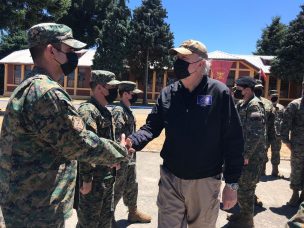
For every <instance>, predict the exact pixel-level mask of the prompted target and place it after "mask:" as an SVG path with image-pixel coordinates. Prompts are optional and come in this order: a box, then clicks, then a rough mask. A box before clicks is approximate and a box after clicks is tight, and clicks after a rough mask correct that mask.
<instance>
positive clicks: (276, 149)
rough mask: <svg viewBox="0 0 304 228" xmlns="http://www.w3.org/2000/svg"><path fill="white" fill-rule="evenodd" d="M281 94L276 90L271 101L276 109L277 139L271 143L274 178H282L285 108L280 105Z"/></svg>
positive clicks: (275, 127) (273, 91) (271, 93)
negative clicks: (281, 158) (282, 126)
mask: <svg viewBox="0 0 304 228" xmlns="http://www.w3.org/2000/svg"><path fill="white" fill-rule="evenodd" d="M278 99H279V94H278V91H276V90H271V91H270V100H271V102H272V104H273V107H274V129H275V137H273V138H272V140H270V141H269V144H270V146H271V164H272V172H271V175H272V176H274V177H280V176H281V175H280V174H279V168H278V166H279V164H280V150H281V147H282V141H281V124H282V119H283V113H284V109H285V108H284V106H283V105H281V104H279V103H278Z"/></svg>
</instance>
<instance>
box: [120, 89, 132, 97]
mask: <svg viewBox="0 0 304 228" xmlns="http://www.w3.org/2000/svg"><path fill="white" fill-rule="evenodd" d="M124 92H126V93H129V92H131V91H130V90H123V89H122V90H120V89H119V90H118V93H119V96H120V97H122V95H123V93H124Z"/></svg>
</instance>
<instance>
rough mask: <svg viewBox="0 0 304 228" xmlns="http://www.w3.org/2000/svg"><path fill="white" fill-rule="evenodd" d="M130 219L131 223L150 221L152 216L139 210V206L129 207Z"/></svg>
mask: <svg viewBox="0 0 304 228" xmlns="http://www.w3.org/2000/svg"><path fill="white" fill-rule="evenodd" d="M128 221H129V222H130V223H150V222H151V216H150V215H147V214H144V213H142V212H140V211H138V210H137V207H129V215H128Z"/></svg>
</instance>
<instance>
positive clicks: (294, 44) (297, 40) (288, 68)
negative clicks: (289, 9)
mask: <svg viewBox="0 0 304 228" xmlns="http://www.w3.org/2000/svg"><path fill="white" fill-rule="evenodd" d="M303 56H304V5H302V6H301V11H300V13H299V14H298V15H297V17H296V18H295V19H294V20H293V21H291V22H290V24H289V27H288V30H287V34H286V36H285V37H284V39H283V42H282V48H281V49H280V50H279V51H278V54H277V57H276V58H275V59H274V61H273V63H272V66H271V69H270V71H271V74H272V75H274V76H277V77H279V78H282V79H289V80H294V81H302V80H303V77H304V61H303Z"/></svg>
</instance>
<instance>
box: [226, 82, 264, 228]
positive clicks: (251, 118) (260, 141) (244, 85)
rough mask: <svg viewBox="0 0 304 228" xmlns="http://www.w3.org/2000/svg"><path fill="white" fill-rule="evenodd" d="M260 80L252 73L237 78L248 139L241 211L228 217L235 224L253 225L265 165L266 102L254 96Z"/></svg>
mask: <svg viewBox="0 0 304 228" xmlns="http://www.w3.org/2000/svg"><path fill="white" fill-rule="evenodd" d="M255 84H256V82H255V80H254V79H253V78H251V77H249V76H245V77H241V78H239V79H238V80H236V85H237V89H236V91H235V97H236V98H237V99H240V98H242V97H243V100H241V101H240V102H239V103H238V104H237V110H238V112H239V115H240V118H241V122H242V127H243V134H244V139H245V150H244V168H243V171H242V175H241V177H240V179H239V189H238V203H239V206H240V213H239V214H233V215H231V216H230V217H228V218H227V219H228V220H229V221H230V224H229V225H231V227H253V226H254V224H253V215H254V196H255V189H256V185H257V183H258V182H259V177H260V172H261V170H262V166H263V160H264V151H265V142H266V125H265V111H264V107H263V104H262V102H261V101H260V100H259V99H258V98H257V97H255V96H254V92H253V91H254V86H255Z"/></svg>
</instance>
